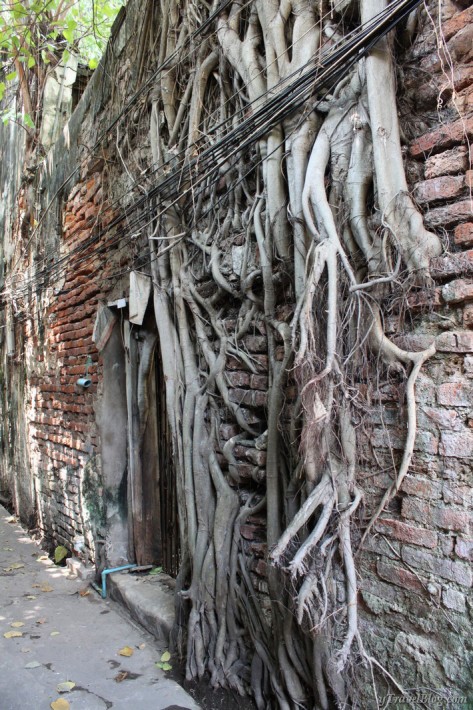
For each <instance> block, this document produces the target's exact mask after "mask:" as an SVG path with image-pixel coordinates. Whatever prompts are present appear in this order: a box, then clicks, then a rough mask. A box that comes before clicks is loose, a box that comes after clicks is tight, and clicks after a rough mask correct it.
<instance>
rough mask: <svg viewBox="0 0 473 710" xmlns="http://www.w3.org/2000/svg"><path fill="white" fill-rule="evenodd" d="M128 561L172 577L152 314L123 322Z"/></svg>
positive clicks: (170, 475)
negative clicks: (136, 321)
mask: <svg viewBox="0 0 473 710" xmlns="http://www.w3.org/2000/svg"><path fill="white" fill-rule="evenodd" d="M124 345H125V354H126V357H125V360H126V396H127V413H128V423H127V436H128V487H127V488H128V539H129V550H130V554H129V558H130V560H134V561H135V562H136V563H137V564H139V565H150V564H151V565H153V566H156V567H162V569H163V571H164V572H166V573H167V574H170V575H172V576H176V575H177V572H178V567H179V523H178V508H177V490H176V475H175V467H174V465H173V456H172V438H171V434H170V430H169V425H168V418H167V412H166V388H165V380H164V375H163V367H162V362H161V354H160V348H159V342H158V334H157V328H156V322H155V318H154V311H153V309H152V308H149V309H148V311H147V313H146V315H145V318H144V320H143V324H142V325H141V326H137V325H133V324H131V323H130V322H129V321H128V320H125V321H124Z"/></svg>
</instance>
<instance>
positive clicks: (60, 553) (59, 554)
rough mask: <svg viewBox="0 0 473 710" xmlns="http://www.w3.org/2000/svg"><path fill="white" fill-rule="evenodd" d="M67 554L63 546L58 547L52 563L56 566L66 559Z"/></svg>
mask: <svg viewBox="0 0 473 710" xmlns="http://www.w3.org/2000/svg"><path fill="white" fill-rule="evenodd" d="M68 554H69V553H68V551H67V547H64V545H58V546H57V547H56V549H55V550H54V562H55V563H56V564H57V565H58V564H59V563H60V562H62V561H63V560H64V559H65V558H66V557H67V555H68Z"/></svg>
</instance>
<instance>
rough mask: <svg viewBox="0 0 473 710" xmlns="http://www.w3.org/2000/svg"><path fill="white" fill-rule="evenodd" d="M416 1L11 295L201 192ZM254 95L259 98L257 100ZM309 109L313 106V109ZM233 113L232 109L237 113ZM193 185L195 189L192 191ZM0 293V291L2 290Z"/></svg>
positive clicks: (276, 94)
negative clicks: (156, 207)
mask: <svg viewBox="0 0 473 710" xmlns="http://www.w3.org/2000/svg"><path fill="white" fill-rule="evenodd" d="M418 4H419V0H400V1H399V2H397V3H393V4H392V5H390V6H388V8H386V10H384V11H383V12H382V13H380V14H379V16H377V17H376V18H374V19H373V20H372V21H371V22H370V23H368V24H367V25H365V26H363V27H362V28H359V29H358V31H354V32H352V33H351V35H350V36H349V38H348V39H347V38H344V40H343V41H342V42H340V43H338V44H337V45H336V46H335V48H334V49H332V50H331V51H325V52H324V51H322V52H321V55H320V57H319V61H318V62H317V64H316V65H315V66H313V67H311V68H309V69H308V70H307V71H306V72H304V73H303V70H304V67H303V68H302V70H301V69H298V70H297V71H296V72H294V74H293V75H291V76H290V77H288V78H292V77H293V76H294V75H296V79H295V80H293V81H292V82H291V83H290V84H289V86H286V87H283V85H284V83H286V82H287V80H288V78H285V79H284V80H283V81H282V82H280V85H278V86H277V87H275V88H274V89H272V90H271V92H267V93H268V94H269V93H272V94H273V96H272V97H271V98H270V99H269V100H268V101H267V102H266V103H265V104H263V106H261V108H260V109H258V110H257V111H255V112H254V114H253V115H252V116H250V117H249V118H247V119H245V120H243V121H242V122H241V124H239V125H238V126H237V127H236V128H234V129H233V130H232V131H230V132H229V133H228V134H226V135H224V136H223V137H222V138H220V139H218V140H217V141H216V142H215V143H214V144H213V145H211V146H208V147H207V148H205V149H204V150H203V152H202V154H201V155H200V156H199V157H198V158H194V159H192V160H191V161H189V160H188V161H187V163H185V162H184V161H185V157H184V158H183V159H182V160H181V164H180V165H179V166H178V167H177V168H175V169H174V170H173V171H171V172H170V173H169V174H168V175H165V177H164V178H163V179H162V180H161V181H160V182H158V184H157V185H156V186H154V187H153V188H151V190H149V191H148V192H147V193H146V194H145V195H144V196H142V197H140V198H139V199H138V200H136V201H135V202H134V203H133V204H132V205H131V206H128V207H127V208H125V211H124V213H123V214H121V215H119V216H117V217H116V218H115V219H114V220H112V222H111V223H110V224H108V225H107V227H106V228H105V230H101V231H100V230H99V231H98V232H97V233H96V234H94V235H93V236H91V237H90V238H89V239H87V240H85V241H84V242H83V243H82V244H81V245H78V247H76V249H74V250H73V251H72V252H70V253H69V254H67V255H65V257H63V258H62V259H61V260H58V261H57V262H56V263H55V264H54V265H52V266H49V267H48V268H47V269H42V270H40V272H39V273H37V274H35V276H34V277H33V278H32V279H29V280H26V281H24V283H23V284H22V287H21V288H17V289H16V291H15V292H16V294H17V295H18V296H20V294H21V293H22V292H23V293H26V292H27V290H28V289H29V288H31V287H32V286H33V284H34V283H36V285H39V284H41V285H44V284H45V283H46V281H47V280H48V279H49V280H51V279H54V280H56V279H57V278H59V274H60V272H61V269H67V268H68V267H70V266H71V265H74V266H77V265H79V264H80V263H81V262H82V261H83V260H84V258H91V257H93V256H94V255H96V254H100V253H103V251H104V250H106V249H108V248H111V247H112V246H114V245H117V244H118V243H119V241H120V239H121V238H122V237H123V233H121V230H120V229H118V233H117V234H116V235H115V236H114V238H113V239H112V240H108V241H105V243H104V244H102V243H99V245H98V246H97V248H96V249H95V251H92V252H91V253H87V254H86V256H83V257H82V258H79V257H80V255H81V254H83V253H84V252H88V251H89V250H90V247H91V246H93V245H94V244H97V243H98V242H101V240H102V237H103V236H104V235H105V234H107V233H109V232H110V230H112V229H113V228H115V227H119V226H120V224H122V223H123V222H124V221H125V220H126V221H127V227H128V229H130V228H132V230H134V231H135V232H136V231H138V232H139V231H140V230H142V229H143V228H144V227H146V226H148V224H149V221H148V222H144V221H143V220H144V219H148V218H150V219H151V221H153V220H156V219H159V217H161V216H162V215H163V214H164V212H165V211H166V210H167V209H169V208H170V206H172V205H173V204H175V203H176V202H177V201H179V200H181V199H182V198H183V197H185V196H186V195H188V194H190V193H191V192H192V193H193V194H194V196H198V195H199V194H201V193H202V191H205V189H206V183H209V182H211V181H212V180H213V179H214V178H215V176H216V174H219V176H220V175H222V174H225V172H228V170H230V169H233V168H234V166H235V163H233V164H231V165H230V167H228V168H227V169H226V171H225V172H223V173H222V172H221V170H222V166H223V165H224V164H225V163H227V164H228V160H229V159H230V158H235V160H236V161H237V160H238V155H240V154H241V153H242V151H244V150H247V149H248V148H250V147H251V146H252V145H254V144H255V143H256V142H257V141H258V140H259V139H260V138H261V137H262V136H263V135H265V134H266V133H267V132H268V131H269V130H270V129H271V128H272V127H273V126H274V125H277V124H279V123H281V121H283V120H284V119H285V118H287V117H288V116H290V115H291V114H292V113H294V112H295V111H297V110H299V109H300V108H301V106H303V105H304V104H305V103H306V102H307V101H308V99H309V98H310V97H311V96H313V95H314V94H315V93H316V92H320V91H321V90H322V89H324V88H325V89H326V88H327V87H328V86H331V87H333V86H334V85H335V84H336V83H337V82H338V81H339V80H340V78H341V77H342V76H344V75H345V74H346V73H347V72H348V71H349V70H350V69H351V67H352V66H353V65H354V63H356V62H357V61H358V60H359V59H360V58H361V57H362V56H365V55H366V54H367V53H368V52H369V50H370V49H371V48H372V47H373V46H374V44H376V42H377V41H378V40H379V39H380V37H382V36H383V35H384V34H386V33H387V32H389V31H390V30H391V29H393V28H394V27H395V26H396V24H398V22H400V21H401V20H402V19H403V17H405V16H406V14H408V13H409V12H411V11H412V9H414V7H416V6H417V5H418ZM308 64H310V63H308ZM307 66H308V65H306V67H307ZM260 100H261V99H260V98H259V99H258V101H260ZM241 110H247V107H244V109H240V110H239V111H241ZM311 110H313V108H312V109H311ZM235 113H236V114H238V112H235ZM234 115H235V114H234ZM233 117H234V116H233ZM233 117H230V118H233ZM228 120H230V119H226V120H225V121H224V122H222V123H221V124H220V126H222V125H225V124H226V123H227V121H228ZM220 126H218V127H220ZM218 127H214V129H213V132H215V131H216V128H218ZM232 145H233V148H232V151H231V153H230V155H229V153H228V148H229V147H230V146H232ZM165 167H167V166H165ZM255 167H256V166H255V165H253V166H252V167H251V169H250V171H248V172H251V170H254V169H255ZM146 177H148V176H146ZM193 178H194V179H193ZM183 181H184V182H185V181H188V182H190V186H189V187H188V188H187V189H186V190H184V192H182V190H181V189H180V188H181V185H182V183H183ZM196 188H198V191H197V193H196ZM226 196H227V195H223V197H222V198H219V201H222V200H223V199H224V198H225V197H226ZM165 200H167V201H169V200H171V205H167V206H166V207H165V208H164V209H163V210H162V211H161V212H159V213H156V212H155V211H153V210H151V211H150V208H149V207H148V208H146V207H145V206H146V204H148V205H150V204H151V203H152V202H156V201H159V202H161V203H162V202H163V201H165ZM133 213H135V214H136V213H137V214H138V216H135V218H134V221H131V222H130V216H131V215H132V214H133ZM163 238H165V237H163ZM130 242H131V240H128V244H129V243H130ZM122 248H123V247H122ZM74 257H76V258H74ZM12 285H13V284H12ZM12 285H11V286H12ZM11 286H10V288H9V289H8V290H9V291H10V295H12V294H11V290H12V289H11ZM4 295H6V293H5V292H4Z"/></svg>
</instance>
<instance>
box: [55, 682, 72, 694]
mask: <svg viewBox="0 0 473 710" xmlns="http://www.w3.org/2000/svg"><path fill="white" fill-rule="evenodd" d="M75 687H76V684H75V683H74V682H73V681H72V680H66V681H64V683H58V684H57V685H56V690H57V692H58V693H68V692H69V691H70V690H72V688H75Z"/></svg>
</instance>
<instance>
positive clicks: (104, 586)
mask: <svg viewBox="0 0 473 710" xmlns="http://www.w3.org/2000/svg"><path fill="white" fill-rule="evenodd" d="M134 567H138V565H136V564H133V565H122V566H121V567H110V568H109V569H104V570H103V571H102V599H106V598H107V574H111V573H112V572H121V571H122V570H124V569H133V568H134Z"/></svg>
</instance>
